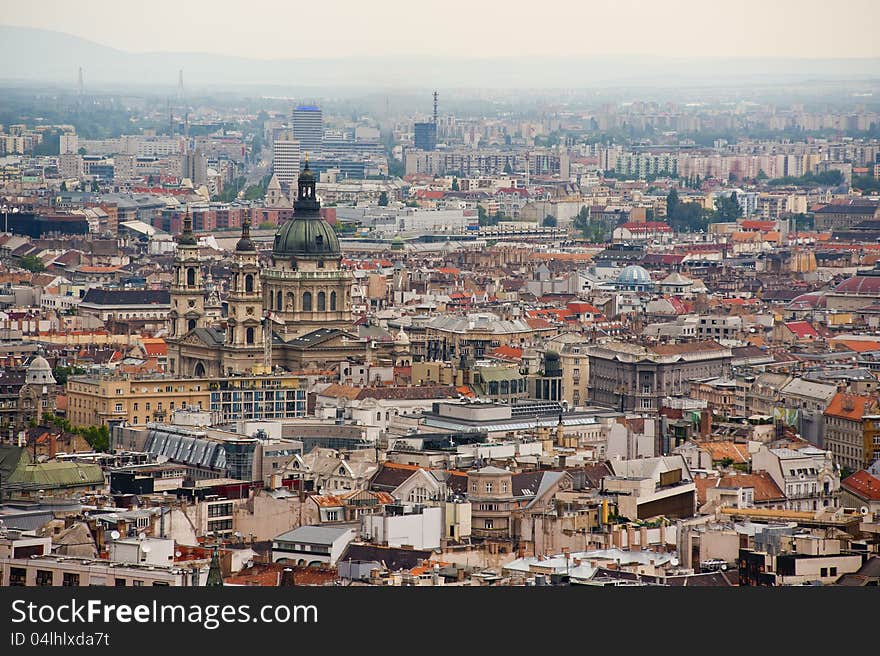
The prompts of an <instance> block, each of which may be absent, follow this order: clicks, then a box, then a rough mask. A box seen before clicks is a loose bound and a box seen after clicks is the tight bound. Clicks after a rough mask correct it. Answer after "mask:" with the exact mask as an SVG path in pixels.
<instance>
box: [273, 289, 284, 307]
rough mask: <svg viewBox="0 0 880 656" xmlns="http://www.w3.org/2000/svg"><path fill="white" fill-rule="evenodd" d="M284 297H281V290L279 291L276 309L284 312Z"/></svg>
mask: <svg viewBox="0 0 880 656" xmlns="http://www.w3.org/2000/svg"><path fill="white" fill-rule="evenodd" d="M283 298H284V297H283V296H282V295H281V290H278V296H277V300H276V301H275V309H276V310H283V309H284V301H283V300H282V299H283Z"/></svg>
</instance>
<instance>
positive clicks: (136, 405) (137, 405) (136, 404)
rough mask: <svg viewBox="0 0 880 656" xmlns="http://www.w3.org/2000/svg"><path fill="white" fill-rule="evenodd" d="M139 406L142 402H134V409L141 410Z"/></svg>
mask: <svg viewBox="0 0 880 656" xmlns="http://www.w3.org/2000/svg"><path fill="white" fill-rule="evenodd" d="M139 406H140V404H139V403H135V404H134V409H135V411H137V410H139V409H140V408H139Z"/></svg>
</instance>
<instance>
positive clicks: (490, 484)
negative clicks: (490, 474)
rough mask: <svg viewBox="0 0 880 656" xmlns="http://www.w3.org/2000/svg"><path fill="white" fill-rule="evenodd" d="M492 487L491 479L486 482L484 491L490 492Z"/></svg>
mask: <svg viewBox="0 0 880 656" xmlns="http://www.w3.org/2000/svg"><path fill="white" fill-rule="evenodd" d="M493 487H495V485H494V484H493V483H492V482H491V481H490V482H488V483H486V492H491V491H492V488H493Z"/></svg>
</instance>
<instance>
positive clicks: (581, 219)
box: [573, 205, 590, 237]
mask: <svg viewBox="0 0 880 656" xmlns="http://www.w3.org/2000/svg"><path fill="white" fill-rule="evenodd" d="M573 225H574V227H575V229H576V230H580V232H581V234H583V236H584V237H586V236H587V233H588V231H589V228H590V212H589V210H588V209H587V206H586V205H582V206H581V209H580V210H579V211H578V213H577V216H575V217H574V222H573Z"/></svg>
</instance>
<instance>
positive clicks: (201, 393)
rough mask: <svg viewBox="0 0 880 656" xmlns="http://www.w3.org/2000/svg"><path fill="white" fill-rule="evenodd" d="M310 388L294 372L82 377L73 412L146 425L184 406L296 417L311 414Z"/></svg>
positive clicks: (71, 387)
mask: <svg viewBox="0 0 880 656" xmlns="http://www.w3.org/2000/svg"><path fill="white" fill-rule="evenodd" d="M306 388H307V383H306V382H305V381H304V380H303V379H301V378H300V377H297V376H292V375H256V376H228V377H221V378H180V377H165V376H144V377H129V376H125V375H106V376H76V377H72V378H71V379H70V380H69V381H68V384H67V394H68V403H67V416H68V418H69V419H70V421H71V423H72V424H74V425H75V426H101V425H108V424H109V423H110V422H111V421H113V422H115V421H124V422H125V423H126V424H127V425H129V426H144V425H146V424H147V422H151V421H163V420H164V419H166V418H169V417H170V416H171V414H172V413H173V412H174V411H175V410H179V409H184V408H197V409H199V410H206V411H211V412H213V413H218V419H219V420H220V421H232V420H238V419H246V420H250V419H291V418H295V417H304V416H306V414H307V408H306Z"/></svg>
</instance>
